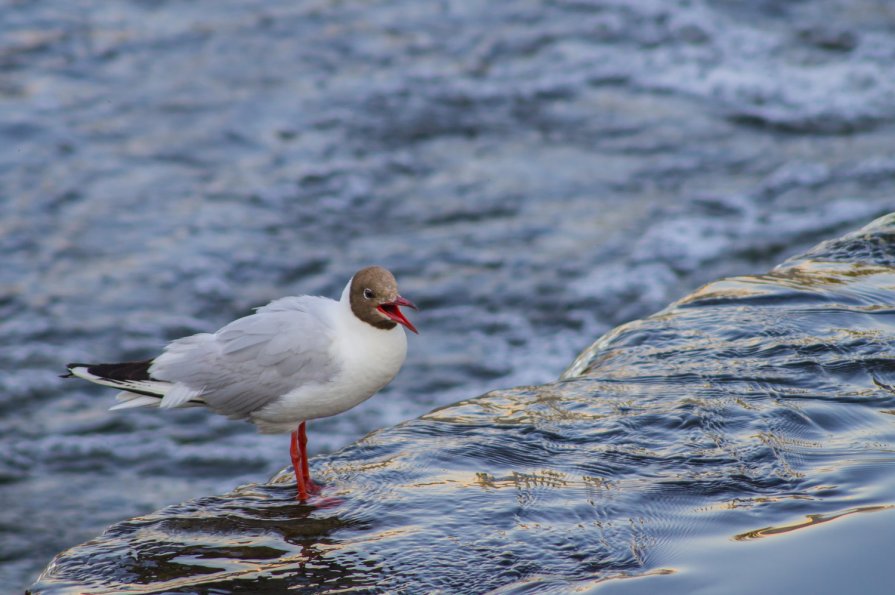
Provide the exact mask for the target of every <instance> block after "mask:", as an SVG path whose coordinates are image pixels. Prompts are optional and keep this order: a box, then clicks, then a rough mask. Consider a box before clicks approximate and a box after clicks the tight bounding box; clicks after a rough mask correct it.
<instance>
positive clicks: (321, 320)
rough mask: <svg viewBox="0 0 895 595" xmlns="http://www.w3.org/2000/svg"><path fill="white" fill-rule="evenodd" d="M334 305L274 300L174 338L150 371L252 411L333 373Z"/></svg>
mask: <svg viewBox="0 0 895 595" xmlns="http://www.w3.org/2000/svg"><path fill="white" fill-rule="evenodd" d="M335 305H336V302H333V301H332V300H328V299H326V298H318V297H309V296H302V297H290V298H283V299H280V300H276V301H274V302H271V303H270V304H268V305H267V306H264V307H263V308H259V309H258V311H257V312H256V313H255V314H252V315H251V316H246V317H245V318H240V319H238V320H235V321H233V322H231V323H230V324H228V325H227V326H225V327H224V328H222V329H221V330H219V331H218V332H216V333H214V334H207V333H206V334H199V335H193V336H191V337H185V338H183V339H179V340H177V341H173V342H172V343H170V344H169V345H168V347H167V348H166V349H165V351H164V353H162V355H160V356H159V357H157V358H156V359H155V361H154V362H153V365H152V368H151V369H150V375H151V376H152V377H153V378H157V379H159V380H167V381H169V382H179V383H182V384H185V385H186V386H188V387H190V388H192V389H194V390H198V391H200V393H199V398H201V399H202V400H204V401H205V402H206V403H207V404H208V406H209V407H210V408H211V409H213V410H214V411H216V412H218V413H221V414H223V415H227V416H229V417H231V418H245V417H248V415H249V414H250V413H252V412H254V411H257V410H258V409H261V408H262V407H264V406H265V405H267V404H269V403H271V402H272V401H274V400H276V399H277V398H278V397H279V396H281V395H283V394H285V393H287V392H289V391H290V390H292V389H294V388H297V387H299V386H302V385H304V384H309V383H323V382H327V381H329V380H330V379H331V378H332V377H333V376H335V374H336V373H337V372H338V363H337V362H334V361H333V360H332V358H331V357H330V346H331V344H332V337H333V328H332V327H331V326H330V323H329V321H330V320H331V318H330V314H331V312H332V308H333V307H334V306H335Z"/></svg>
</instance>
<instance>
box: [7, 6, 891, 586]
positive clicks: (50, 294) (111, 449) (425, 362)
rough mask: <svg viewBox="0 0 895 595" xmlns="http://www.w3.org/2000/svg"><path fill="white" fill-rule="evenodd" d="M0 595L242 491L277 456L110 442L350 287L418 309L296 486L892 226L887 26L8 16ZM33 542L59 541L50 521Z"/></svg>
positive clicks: (263, 444) (255, 444)
mask: <svg viewBox="0 0 895 595" xmlns="http://www.w3.org/2000/svg"><path fill="white" fill-rule="evenodd" d="M2 14H3V18H2V19H0V253H2V254H3V266H2V267H0V321H2V322H0V336H2V337H3V340H2V341H0V369H2V373H0V502H2V504H3V506H0V527H2V538H0V584H3V585H18V586H22V587H24V586H25V585H27V584H29V583H30V582H31V581H32V580H33V579H34V577H36V576H37V574H38V573H39V572H40V570H41V569H42V568H43V567H44V566H45V564H46V563H47V561H48V560H49V559H50V558H51V557H52V556H53V555H54V554H56V553H57V552H59V551H61V550H63V549H65V548H67V547H70V546H72V545H74V544H77V543H80V542H82V541H85V540H87V539H89V538H91V537H93V536H94V535H96V534H98V533H100V532H101V531H102V530H103V528H104V527H106V526H107V525H109V524H112V523H115V522H118V521H121V520H122V519H126V518H129V517H132V516H135V515H140V514H147V513H149V512H150V511H153V510H156V509H159V508H161V507H163V506H166V505H170V504H173V503H177V502H182V501H185V500H188V499H190V498H197V497H200V496H204V495H208V494H216V493H223V492H227V491H230V490H232V489H233V488H234V487H235V486H237V485H240V484H243V483H247V482H263V481H264V480H266V479H267V478H268V477H270V476H271V475H272V474H274V473H275V472H276V471H277V470H278V469H280V468H281V467H282V466H284V465H285V464H286V463H287V462H288V458H287V452H286V445H285V442H284V439H282V438H276V437H262V436H258V435H256V434H255V433H254V429H253V428H252V427H251V426H249V425H248V424H239V423H232V422H229V421H227V420H223V419H219V418H215V417H212V416H208V415H206V414H204V413H203V412H199V411H188V412H170V413H169V414H162V415H159V414H158V413H157V412H129V413H127V414H124V415H122V414H109V413H108V412H107V411H106V409H107V407H108V406H109V405H110V404H111V403H112V400H111V395H110V394H109V391H104V390H103V389H100V388H98V387H93V386H89V385H87V384H78V383H74V382H61V381H60V380H59V379H58V378H57V374H59V373H60V372H62V366H63V365H64V364H65V363H66V362H68V361H92V360H115V359H119V358H146V357H151V356H153V355H154V354H156V353H157V352H158V350H159V349H160V348H161V346H162V345H164V343H165V342H166V341H168V340H171V339H174V338H177V337H180V336H182V335H184V334H189V333H193V332H200V331H209V330H213V329H215V328H217V327H218V326H220V325H221V324H223V323H225V322H227V321H229V320H231V319H233V318H234V317H237V316H241V315H244V314H246V313H248V312H250V309H251V308H252V307H255V306H259V305H262V304H264V303H266V302H267V301H269V300H270V299H273V298H276V297H280V296H283V295H288V294H294V293H319V294H324V295H330V296H335V295H338V293H339V291H340V290H341V287H342V286H343V284H344V283H345V282H346V281H347V278H348V276H349V275H350V274H351V273H352V272H353V271H354V270H356V269H357V268H359V267H361V266H365V265H367V264H371V263H372V262H376V263H380V264H384V265H386V266H388V267H389V268H391V269H393V270H395V271H396V273H397V275H398V278H399V280H400V282H401V285H402V291H403V292H404V293H406V294H407V295H408V296H409V297H411V298H412V299H414V300H415V301H417V302H418V303H419V304H420V305H421V306H422V308H423V311H422V313H420V315H419V316H418V317H417V318H416V319H415V320H416V321H417V322H419V326H420V328H421V330H422V331H423V334H422V335H421V336H420V337H413V338H412V339H411V344H410V356H409V359H408V362H407V364H406V365H405V368H404V370H403V371H402V373H401V375H400V376H399V377H398V378H397V379H396V380H395V382H394V383H393V384H392V385H391V386H390V387H388V389H386V391H384V392H383V393H382V394H381V395H379V396H378V397H377V398H375V399H373V400H371V401H369V402H368V403H366V404H364V405H363V406H361V407H359V408H357V409H356V410H353V411H352V412H350V413H348V414H345V415H342V416H339V417H337V418H334V419H331V420H326V421H321V422H318V423H315V424H312V425H311V428H310V434H311V436H310V440H311V448H312V452H313V453H314V454H318V453H326V452H332V451H334V450H337V449H339V448H342V447H344V446H346V445H349V444H351V443H352V442H353V441H354V440H355V439H357V438H359V437H362V436H363V435H365V434H366V433H367V432H369V431H372V430H375V429H377V428H384V427H389V426H392V425H394V424H396V423H399V422H401V421H403V420H407V419H412V418H416V417H418V416H420V415H423V414H425V413H427V412H429V411H430V410H432V409H433V408H435V407H438V406H443V405H448V404H451V403H454V402H456V401H458V400H461V399H466V398H469V397H472V396H475V395H478V394H481V393H484V392H486V391H489V390H492V389H498V388H506V387H512V386H520V385H527V384H537V385H539V384H543V383H546V382H551V381H553V380H555V379H556V378H557V377H558V376H559V374H560V373H561V372H562V370H563V369H564V368H565V367H566V366H567V365H568V363H569V362H570V361H571V360H572V359H573V358H574V357H575V355H576V354H577V353H578V352H579V351H581V350H582V349H584V348H585V347H586V346H587V345H588V344H589V343H590V342H592V341H593V340H594V339H595V338H596V337H598V336H600V335H601V334H603V333H604V332H606V331H608V330H609V329H611V328H613V327H615V326H616V325H619V324H621V323H623V322H627V321H630V320H634V319H638V318H642V317H644V316H648V315H650V314H652V313H654V312H656V311H657V310H659V309H661V308H663V307H665V306H666V305H667V304H668V303H670V302H671V301H673V300H675V299H677V298H679V297H681V296H683V295H685V294H686V293H688V292H690V291H692V290H694V289H695V288H696V287H698V286H699V285H700V284H701V283H703V282H707V281H712V280H715V279H717V278H720V277H723V276H728V275H734V274H746V273H755V272H757V271H764V270H767V269H769V268H770V267H771V266H773V265H775V264H777V263H778V262H780V261H781V260H782V259H784V258H786V257H788V256H790V255H792V254H796V253H798V252H799V251H801V250H804V249H807V248H808V247H809V246H810V245H812V244H814V243H816V242H818V241H820V240H822V239H826V238H831V237H835V236H836V235H839V234H841V233H844V232H845V231H847V230H850V229H854V228H857V227H858V226H860V225H863V224H864V223H865V222H867V221H869V220H871V219H872V218H874V217H876V216H879V215H881V214H883V213H885V212H888V211H890V210H892V205H893V201H892V196H893V186H895V184H893V179H895V161H893V158H892V147H893V145H895V134H893V125H892V123H893V115H895V104H893V102H892V101H891V98H892V94H893V89H892V86H893V84H895V82H893V81H895V77H893V76H892V64H893V63H895V41H893V39H895V38H893V37H892V35H891V29H892V26H893V23H895V17H893V15H892V7H891V3H890V2H887V1H885V0H878V1H871V0H858V1H852V0H850V1H848V2H846V1H844V0H840V1H835V0H822V1H818V2H810V3H808V2H801V3H792V2H777V1H763V2H760V3H755V2H739V1H725V2H693V1H686V2H685V1H680V2H674V1H667V0H662V1H649V0H638V1H636V2H632V1H629V0H626V1H624V2H620V1H609V0H607V1H595V2H582V1H577V0H575V1H554V2H513V3H480V2H452V3H450V5H449V6H447V5H443V4H439V3H420V2H411V1H397V2H395V1H393V0H390V1H389V2H351V1H349V2H339V3H333V2H307V1H302V2H295V1H293V0H288V1H287V0H265V1H263V2H261V1H257V0H256V1H245V0H239V1H228V0H224V1H217V0H215V1H214V2H212V1H210V0H209V1H205V2H181V1H176V0H175V1H169V2H163V3H158V2H144V1H141V0H124V1H120V2H115V3H114V4H110V3H109V2H97V1H95V0H78V1H71V0H66V1H62V0H46V1H42V2H7V3H6V5H4V6H3V7H2ZM48 511H52V514H51V513H50V512H48Z"/></svg>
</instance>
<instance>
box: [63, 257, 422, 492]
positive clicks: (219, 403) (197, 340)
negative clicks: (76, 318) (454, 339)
mask: <svg viewBox="0 0 895 595" xmlns="http://www.w3.org/2000/svg"><path fill="white" fill-rule="evenodd" d="M400 306H407V307H410V308H413V309H416V306H414V305H413V303H412V302H410V301H409V300H406V299H404V298H403V297H401V295H400V294H398V284H397V282H396V281H395V277H394V275H392V274H391V273H390V272H389V271H387V270H386V269H384V268H382V267H378V266H373V267H368V268H365V269H362V270H360V271H358V272H357V273H355V275H354V276H353V277H352V278H351V280H350V281H349V282H348V284H347V285H346V286H345V289H344V290H343V291H342V297H341V299H340V300H339V301H335V300H331V299H329V298H324V297H317V296H307V295H303V296H298V297H286V298H282V299H278V300H274V301H273V302H271V303H269V304H268V305H266V306H264V307H262V308H258V309H257V311H256V312H255V313H254V314H252V315H250V316H246V317H245V318H240V319H238V320H234V321H233V322H231V323H230V324H228V325H226V326H225V327H223V328H222V329H220V330H219V331H217V332H216V333H213V334H212V333H200V334H198V335H192V336H189V337H184V338H182V339H178V340H176V341H172V342H171V343H169V344H168V346H167V347H165V349H164V351H163V352H162V353H161V355H159V356H158V357H156V358H154V359H150V360H146V361H140V362H126V363H118V364H68V366H67V367H68V370H69V372H70V374H69V376H77V377H79V378H83V379H85V380H89V381H91V382H95V383H97V384H103V385H106V386H111V387H114V388H118V389H121V390H122V392H120V393H118V395H117V399H118V400H119V401H120V403H119V404H118V405H115V406H114V407H112V409H127V408H130V407H161V408H165V409H167V408H174V407H191V406H206V407H208V408H209V409H211V410H212V411H214V412H216V413H220V414H222V415H226V416H228V417H229V418H231V419H248V420H249V421H251V422H252V423H254V424H255V425H256V426H258V429H259V430H260V431H261V432H263V433H267V434H274V433H281V432H292V442H291V448H290V453H291V455H292V465H293V467H294V469H295V479H296V483H297V488H298V497H299V499H301V500H306V499H307V497H308V492H309V491H315V490H316V489H317V486H315V485H314V484H313V482H311V475H310V472H309V470H308V453H307V446H306V445H307V435H306V430H305V427H306V422H307V421H308V420H310V419H317V418H320V417H328V416H330V415H336V414H337V413H341V412H343V411H346V410H348V409H351V408H352V407H355V406H356V405H359V404H360V403H362V402H363V401H365V400H367V399H368V398H370V397H371V396H372V395H373V394H375V393H376V392H377V391H378V390H380V389H381V388H382V387H384V386H385V385H386V384H388V383H389V382H390V381H391V380H392V378H394V377H395V375H396V374H397V373H398V370H399V369H400V368H401V364H403V363H404V357H405V356H406V354H407V338H406V337H405V335H404V329H402V328H401V327H400V326H399V325H403V326H406V327H407V328H408V329H410V330H411V331H413V332H415V333H416V332H417V330H416V328H415V327H414V326H413V324H411V323H410V321H409V320H407V318H405V317H404V314H403V313H402V312H401V309H400Z"/></svg>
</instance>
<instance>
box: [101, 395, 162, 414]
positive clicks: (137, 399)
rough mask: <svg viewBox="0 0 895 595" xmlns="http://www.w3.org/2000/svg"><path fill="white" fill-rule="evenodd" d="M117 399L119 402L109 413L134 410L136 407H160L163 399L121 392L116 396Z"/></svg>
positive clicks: (110, 408)
mask: <svg viewBox="0 0 895 595" xmlns="http://www.w3.org/2000/svg"><path fill="white" fill-rule="evenodd" d="M115 399H117V400H118V401H119V403H118V404H117V405H113V406H112V407H109V411H117V410H119V409H132V408H134V407H158V406H159V403H160V402H161V399H160V398H158V397H148V396H146V395H137V394H134V393H129V392H127V391H121V392H120V393H118V394H117V395H115Z"/></svg>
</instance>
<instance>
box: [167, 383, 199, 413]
mask: <svg viewBox="0 0 895 595" xmlns="http://www.w3.org/2000/svg"><path fill="white" fill-rule="evenodd" d="M169 386H170V387H171V388H170V389H169V390H168V391H167V392H166V393H165V398H164V399H162V402H161V404H160V405H159V407H162V408H163V409H170V408H172V407H182V406H183V405H185V404H186V403H188V402H189V401H190V399H193V398H195V397H198V396H199V395H200V394H202V391H201V390H196V389H194V388H190V387H188V386H187V385H185V384H183V383H182V382H177V383H175V384H173V385H169Z"/></svg>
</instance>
